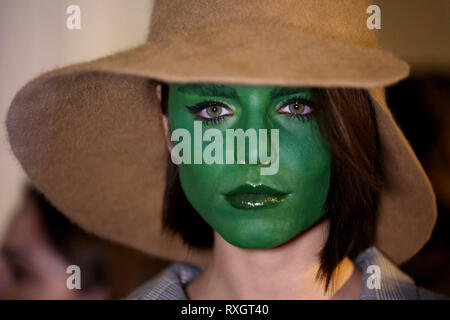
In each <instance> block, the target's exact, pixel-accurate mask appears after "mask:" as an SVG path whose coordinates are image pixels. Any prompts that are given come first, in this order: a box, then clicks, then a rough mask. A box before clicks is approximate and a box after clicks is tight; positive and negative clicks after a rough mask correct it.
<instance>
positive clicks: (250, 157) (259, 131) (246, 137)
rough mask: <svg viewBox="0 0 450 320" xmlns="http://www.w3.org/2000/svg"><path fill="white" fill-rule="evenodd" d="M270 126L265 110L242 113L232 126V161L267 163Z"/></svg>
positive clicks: (269, 150) (262, 164)
mask: <svg viewBox="0 0 450 320" xmlns="http://www.w3.org/2000/svg"><path fill="white" fill-rule="evenodd" d="M271 127H272V126H271V122H270V120H269V119H268V117H267V115H266V113H265V112H261V111H260V110H259V111H258V112H248V113H244V114H243V115H242V117H241V119H239V121H238V122H237V124H236V126H235V127H234V132H235V143H234V160H235V162H234V163H238V164H250V165H257V166H265V165H269V159H268V157H267V156H266V155H267V154H270V152H271V130H270V129H271Z"/></svg>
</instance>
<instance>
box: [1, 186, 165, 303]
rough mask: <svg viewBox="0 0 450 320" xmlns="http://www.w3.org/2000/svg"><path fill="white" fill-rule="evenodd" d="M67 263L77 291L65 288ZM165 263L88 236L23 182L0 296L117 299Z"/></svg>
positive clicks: (3, 265) (5, 246)
mask: <svg viewBox="0 0 450 320" xmlns="http://www.w3.org/2000/svg"><path fill="white" fill-rule="evenodd" d="M124 261H126V264H124ZM70 265H77V266H79V267H80V270H81V277H80V278H81V289H72V290H71V289H68V288H67V286H66V282H67V279H68V278H69V277H70V276H71V273H70V274H68V273H66V269H67V267H68V266H70ZM164 265H165V263H164V262H162V261H158V260H154V259H150V258H147V257H145V256H143V255H141V254H139V253H137V252H134V251H132V250H130V249H126V248H123V247H121V246H118V245H115V244H112V243H109V242H107V241H105V240H101V239H99V238H97V237H96V236H94V235H90V234H87V233H86V232H84V231H83V230H81V229H80V228H79V227H78V226H76V225H75V224H73V223H72V222H70V221H69V220H68V219H67V218H66V217H65V216H64V215H62V214H61V213H60V212H59V211H58V210H57V209H55V208H54V207H53V206H52V205H51V204H50V203H49V202H48V201H47V200H46V199H45V197H44V196H43V195H42V194H41V193H39V192H38V191H37V190H36V189H35V188H34V187H32V186H31V185H27V186H26V188H25V192H24V198H23V201H22V204H21V206H20V207H19V208H18V210H17V212H16V214H15V216H14V218H13V221H12V224H11V226H10V228H9V230H8V232H7V235H6V238H5V239H4V242H3V247H2V248H1V257H0V299H111V298H121V297H123V296H126V295H127V294H128V293H129V292H130V291H131V290H133V289H134V288H135V287H136V286H138V285H139V284H140V283H141V282H142V281H145V280H147V279H148V278H150V277H152V275H153V274H154V273H155V272H157V271H159V270H160V269H161V268H162V267H163V266H164Z"/></svg>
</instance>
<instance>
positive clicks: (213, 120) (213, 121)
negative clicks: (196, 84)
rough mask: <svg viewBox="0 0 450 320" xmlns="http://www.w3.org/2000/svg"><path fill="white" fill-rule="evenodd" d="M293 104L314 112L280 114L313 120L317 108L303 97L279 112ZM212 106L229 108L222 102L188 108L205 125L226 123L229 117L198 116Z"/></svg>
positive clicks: (206, 103) (296, 98)
mask: <svg viewBox="0 0 450 320" xmlns="http://www.w3.org/2000/svg"><path fill="white" fill-rule="evenodd" d="M291 103H301V104H303V105H306V106H308V107H310V108H311V110H312V111H311V112H309V113H308V114H306V115H301V114H292V113H280V114H285V115H288V117H289V119H291V120H294V119H295V120H300V121H302V122H304V121H309V120H311V118H312V116H313V114H314V113H315V109H316V106H315V105H314V103H312V102H311V101H309V100H307V99H304V98H301V97H293V98H290V99H288V100H286V101H285V102H284V103H283V104H282V105H281V106H280V107H279V108H278V109H277V110H280V109H281V108H283V107H286V106H287V105H289V104H291ZM210 106H221V107H223V108H229V107H228V106H227V105H226V104H224V103H222V102H220V101H214V100H210V101H204V102H200V103H198V104H196V105H193V106H186V108H187V109H188V110H189V112H191V113H193V114H195V116H196V117H197V119H200V120H202V121H203V122H204V123H205V125H209V124H217V123H220V122H222V121H224V120H225V118H226V117H227V116H218V117H216V118H203V117H201V116H199V115H198V114H197V113H199V112H200V111H202V110H203V109H205V108H207V107H210Z"/></svg>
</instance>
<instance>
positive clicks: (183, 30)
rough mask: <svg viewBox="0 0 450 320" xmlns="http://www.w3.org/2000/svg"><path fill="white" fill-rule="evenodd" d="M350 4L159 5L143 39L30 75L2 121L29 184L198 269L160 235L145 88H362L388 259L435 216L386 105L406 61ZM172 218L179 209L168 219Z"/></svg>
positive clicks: (416, 240)
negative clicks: (382, 182) (376, 149)
mask: <svg viewBox="0 0 450 320" xmlns="http://www.w3.org/2000/svg"><path fill="white" fill-rule="evenodd" d="M367 7H368V3H366V2H365V1H360V0H314V1H312V0H276V1H273V0H245V1H244V0H195V1H186V0H170V1H169V0H165V1H164V0H163V1H160V0H157V1H156V3H155V4H154V10H153V17H152V23H151V26H150V33H149V36H148V40H147V42H145V43H143V44H142V45H140V46H138V47H136V48H133V49H131V50H127V51H123V52H120V53H117V54H114V55H111V56H108V57H105V58H101V59H98V60H95V61H91V62H86V63H81V64H77V65H72V66H69V67H66V68H62V69H58V70H54V71H51V72H48V73H46V74H44V75H41V76H39V77H38V78H36V79H35V80H33V81H31V82H29V83H28V84H27V85H26V86H25V87H23V88H22V89H21V90H20V91H19V93H18V94H17V95H16V97H15V98H14V100H13V102H12V104H11V107H10V110H9V113H8V117H7V123H6V125H7V130H8V134H9V141H10V144H11V147H12V151H13V153H14V154H15V156H16V157H17V159H18V160H19V162H20V163H21V165H22V167H23V168H24V170H25V171H26V173H27V174H28V176H29V178H30V179H31V181H32V182H33V183H34V184H35V185H36V187H37V188H38V189H40V190H41V191H42V192H43V193H44V194H45V195H46V196H47V197H48V199H49V200H50V201H51V202H52V203H53V204H54V205H55V206H56V207H57V208H59V209H60V210H61V211H62V212H64V213H65V214H66V215H67V216H68V217H69V218H71V219H72V220H73V221H74V222H76V223H78V224H79V225H81V226H82V227H84V228H85V229H86V230H88V231H91V232H94V233H96V234H98V235H100V236H102V237H105V238H107V239H111V240H114V241H118V242H121V243H124V244H126V245H129V246H132V247H134V248H137V249H140V250H142V251H145V252H147V253H149V254H152V255H156V256H159V257H162V258H167V259H175V260H180V261H188V262H193V263H204V262H205V260H204V259H206V258H207V257H208V255H209V251H198V250H194V249H189V248H188V247H187V246H186V245H184V244H183V243H182V241H181V239H179V238H177V237H174V236H172V235H170V234H166V233H162V231H161V220H162V219H161V208H162V199H163V194H164V189H165V167H166V161H167V152H168V151H167V149H166V144H165V136H164V131H163V127H162V123H161V121H160V113H161V111H160V106H159V104H158V102H157V99H156V97H155V85H156V84H157V83H158V81H164V82H215V83H239V84H256V85H264V84H270V85H281V86H319V87H354V88H368V89H370V93H371V96H372V98H373V99H374V101H375V102H376V103H375V104H376V116H377V122H378V126H379V132H380V138H381V144H382V152H383V156H382V157H383V167H384V170H385V172H386V174H387V183H386V186H385V188H384V190H383V192H382V196H381V199H380V201H381V203H380V206H379V210H380V211H379V217H380V218H379V221H378V225H377V234H376V243H375V245H376V246H377V247H378V248H379V249H380V250H382V251H383V252H384V253H385V254H386V255H387V256H388V257H390V258H391V259H392V260H393V261H394V262H396V263H402V262H404V261H406V260H407V259H409V258H410V257H412V256H413V255H415V254H416V253H417V252H418V251H419V250H420V249H421V248H422V246H423V245H424V244H425V243H426V242H427V241H428V239H429V237H430V234H431V232H432V229H433V226H434V223H435V220H436V204H435V196H434V193H433V190H432V187H431V185H430V183H429V180H428V178H427V176H426V175H425V173H424V171H423V169H422V167H421V165H420V164H419V162H418V160H417V158H416V156H415V155H414V153H413V151H412V149H411V147H410V145H409V144H408V142H407V141H406V139H405V137H404V136H403V134H402V132H401V131H400V129H399V128H398V126H397V125H396V123H395V121H394V119H393V117H392V114H391V113H390V111H389V109H388V107H387V106H386V103H385V99H384V93H383V89H382V88H383V87H385V86H387V85H390V84H393V83H395V82H397V81H399V80H401V79H402V78H404V77H406V76H407V75H408V72H409V68H408V65H407V64H406V63H405V62H403V61H401V60H399V59H397V58H395V57H394V56H393V55H391V54H390V53H388V52H386V51H383V50H381V49H380V48H379V47H378V45H377V41H376V35H375V32H376V31H374V30H369V29H368V28H367V25H366V20H367V18H368V17H369V15H368V14H367V13H366V10H367ZM180 214H182V213H180Z"/></svg>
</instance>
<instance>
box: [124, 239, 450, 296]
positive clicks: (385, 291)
mask: <svg viewBox="0 0 450 320" xmlns="http://www.w3.org/2000/svg"><path fill="white" fill-rule="evenodd" d="M353 262H354V263H355V266H356V267H357V268H358V269H359V270H360V271H361V272H362V274H363V284H362V290H361V294H360V297H359V298H360V300H422V299H425V300H430V299H431V300H436V299H438V300H440V299H448V298H447V297H445V296H442V295H440V294H437V293H434V292H432V291H429V290H427V289H424V288H421V287H418V286H416V284H415V283H414V280H413V279H412V278H411V277H409V276H408V275H407V274H405V273H403V272H402V271H400V269H398V268H397V267H396V266H395V265H394V264H393V263H392V262H390V261H389V260H388V259H387V258H386V257H385V256H384V255H383V254H382V253H381V252H380V251H379V250H378V249H377V248H375V247H374V246H372V247H369V248H367V249H365V250H364V251H363V252H361V253H360V254H359V255H358V256H357V257H356V259H355V260H354V261H353ZM370 266H376V267H375V268H376V269H377V271H380V272H379V274H380V278H379V279H380V281H379V284H380V285H379V288H376V287H374V286H373V285H370V284H368V283H372V284H373V283H374V282H373V281H372V280H373V274H374V273H373V271H371V270H373V269H374V267H370ZM378 267H379V268H378ZM201 273H202V269H201V268H200V267H197V266H194V265H191V264H187V263H183V262H177V263H173V264H171V265H170V266H169V267H167V268H166V269H165V270H163V271H162V272H161V273H160V274H159V275H157V276H156V277H155V278H154V279H152V280H151V281H149V282H147V283H145V284H144V285H142V286H141V287H139V288H138V289H136V290H135V291H134V292H133V293H132V294H131V295H130V296H129V297H128V299H131V300H188V299H187V297H186V294H185V291H184V289H183V288H184V287H185V286H186V285H187V284H188V283H189V282H190V281H192V280H194V279H195V278H196V277H197V276H199V275H200V274H201ZM371 276H372V277H371Z"/></svg>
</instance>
